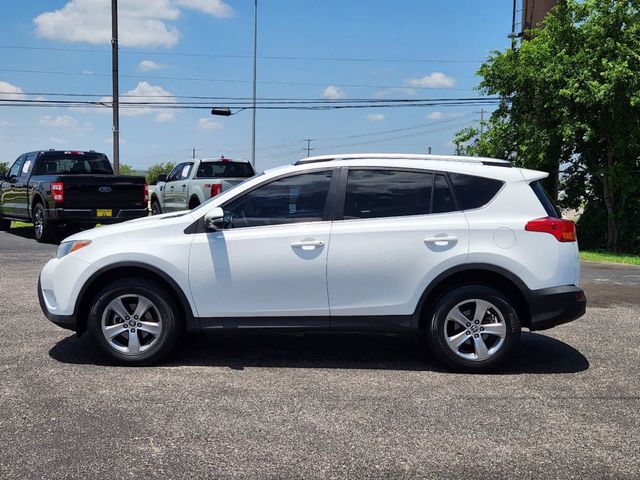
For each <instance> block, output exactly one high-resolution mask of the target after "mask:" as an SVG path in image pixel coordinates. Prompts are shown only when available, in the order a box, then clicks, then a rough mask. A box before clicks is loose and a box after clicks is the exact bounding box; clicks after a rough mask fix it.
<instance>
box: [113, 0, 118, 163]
mask: <svg viewBox="0 0 640 480" xmlns="http://www.w3.org/2000/svg"><path fill="white" fill-rule="evenodd" d="M111 79H112V82H113V91H112V94H111V95H112V99H111V104H112V110H113V170H114V172H115V173H116V175H117V174H118V173H120V115H119V96H120V95H119V93H118V0H111Z"/></svg>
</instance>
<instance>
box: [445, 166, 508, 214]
mask: <svg viewBox="0 0 640 480" xmlns="http://www.w3.org/2000/svg"><path fill="white" fill-rule="evenodd" d="M449 178H450V179H451V183H452V184H453V190H454V192H455V194H456V197H457V199H458V203H459V204H460V208H462V209H463V210H471V209H472V208H480V207H482V206H484V205H486V204H487V203H489V202H490V201H491V199H493V197H494V196H495V195H496V193H498V190H500V188H501V187H502V185H503V182H501V181H500V180H495V179H493V178H484V177H475V176H472V175H463V174H461V173H450V174H449Z"/></svg>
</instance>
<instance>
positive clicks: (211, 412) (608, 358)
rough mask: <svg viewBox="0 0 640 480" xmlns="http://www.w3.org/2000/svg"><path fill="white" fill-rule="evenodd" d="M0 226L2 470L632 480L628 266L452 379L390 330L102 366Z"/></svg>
mask: <svg viewBox="0 0 640 480" xmlns="http://www.w3.org/2000/svg"><path fill="white" fill-rule="evenodd" d="M55 248H56V247H55V246H53V245H40V244H38V243H36V242H35V241H34V240H33V239H32V238H31V235H30V232H29V231H28V230H27V229H15V230H12V231H11V232H9V233H6V232H0V302H1V304H0V412H1V413H0V478H2V479H14V478H15V479H24V478H47V479H53V478H100V479H111V478H113V479H121V478H135V477H140V478H147V479H148V478H189V479H198V478H251V479H254V478H274V479H275V478H323V479H324V478H348V479H357V478H469V479H472V478H473V479H476V478H563V479H566V478H638V475H639V472H640V446H639V439H640V374H639V373H638V372H639V367H640V348H639V345H640V268H637V267H623V266H611V265H602V264H586V263H585V264H583V265H582V286H583V288H584V289H585V290H586V293H587V298H588V303H589V307H588V310H587V314H586V315H585V316H584V317H583V318H581V319H579V320H577V321H575V322H572V323H569V324H566V325H562V326H560V327H557V328H555V329H552V330H547V331H544V332H540V333H524V334H523V338H522V344H521V348H520V352H519V354H518V355H516V357H515V358H514V359H513V361H512V363H511V364H510V365H509V366H508V367H507V369H506V370H505V371H503V372H500V373H497V374H493V375H465V374H454V373H450V372H448V371H446V370H445V369H443V368H442V367H441V366H440V365H439V364H438V363H437V362H436V361H435V360H434V359H433V357H432V356H431V355H430V354H429V352H426V351H424V347H423V345H422V344H421V343H420V342H415V341H413V340H411V339H407V338H402V337H393V336H355V335H342V336H328V335H304V336H296V335H269V336H266V335H263V336H248V335H246V336H207V337H202V338H193V339H188V340H187V341H185V342H184V343H183V344H182V345H181V346H180V347H179V348H178V350H177V351H176V352H175V353H174V354H173V355H171V357H170V358H169V359H168V361H166V362H165V363H163V364H162V365H159V366H155V367H149V368H126V367H113V366H110V365H109V364H108V360H107V359H106V358H105V357H104V356H103V355H101V354H99V353H98V352H97V350H96V349H94V348H93V346H92V345H91V342H90V341H89V339H88V338H86V337H82V338H80V339H78V338H76V337H75V336H74V334H72V333H71V332H68V331H65V330H62V329H60V328H58V327H56V326H55V325H53V324H52V323H50V322H49V321H48V320H46V319H45V317H44V316H43V315H42V313H41V311H40V307H39V305H38V300H37V295H36V282H37V277H38V274H39V272H40V270H41V268H42V266H43V265H44V264H45V262H46V261H47V260H48V259H49V258H51V256H52V255H53V254H54V252H55Z"/></svg>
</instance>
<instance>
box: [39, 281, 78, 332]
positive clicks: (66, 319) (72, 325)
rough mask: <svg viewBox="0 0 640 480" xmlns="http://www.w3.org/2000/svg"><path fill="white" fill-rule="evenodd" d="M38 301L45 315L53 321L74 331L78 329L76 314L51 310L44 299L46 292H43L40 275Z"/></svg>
mask: <svg viewBox="0 0 640 480" xmlns="http://www.w3.org/2000/svg"><path fill="white" fill-rule="evenodd" d="M38 301H39V302H40V308H41V309H42V313H44V316H45V317H47V318H48V319H49V320H51V321H52V322H53V323H55V324H56V325H58V326H59V327H62V328H66V329H67V330H73V331H74V332H75V331H77V330H78V320H77V318H76V316H75V315H56V314H54V313H51V312H49V309H48V308H47V303H46V302H45V299H44V294H43V292H42V284H41V282H40V277H38Z"/></svg>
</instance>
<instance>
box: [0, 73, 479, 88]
mask: <svg viewBox="0 0 640 480" xmlns="http://www.w3.org/2000/svg"><path fill="white" fill-rule="evenodd" d="M0 72H7V73H28V74H29V75H33V74H40V75H65V76H73V77H75V76H78V75H84V76H92V77H111V74H107V73H95V72H66V71H65V72H62V71H55V70H27V69H19V68H16V69H13V68H2V69H0ZM120 77H123V78H134V79H137V80H179V81H187V82H210V83H253V81H252V80H241V79H232V78H204V77H174V76H164V75H127V74H121V75H120ZM257 83H259V84H261V85H283V86H297V87H326V86H327V85H333V86H336V87H345V88H378V89H387V90H394V89H409V90H452V91H471V90H473V89H472V88H449V87H435V88H433V87H413V86H407V85H364V84H355V83H335V82H331V81H327V82H322V83H316V82H281V81H264V80H263V81H259V82H257Z"/></svg>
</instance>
